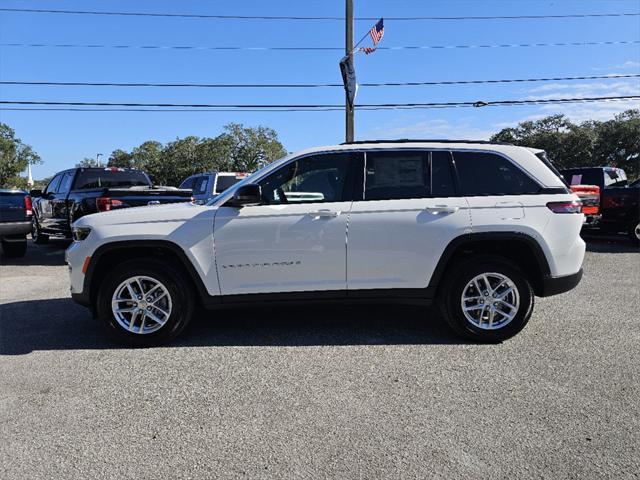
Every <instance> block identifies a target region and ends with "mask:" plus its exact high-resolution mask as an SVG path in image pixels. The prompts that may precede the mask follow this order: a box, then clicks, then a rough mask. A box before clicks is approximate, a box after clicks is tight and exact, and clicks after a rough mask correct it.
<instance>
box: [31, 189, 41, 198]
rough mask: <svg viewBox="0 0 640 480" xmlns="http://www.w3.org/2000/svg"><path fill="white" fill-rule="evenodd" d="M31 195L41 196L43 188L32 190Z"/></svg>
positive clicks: (32, 196)
mask: <svg viewBox="0 0 640 480" xmlns="http://www.w3.org/2000/svg"><path fill="white" fill-rule="evenodd" d="M29 196H30V197H31V198H37V197H41V196H42V190H31V191H30V192H29Z"/></svg>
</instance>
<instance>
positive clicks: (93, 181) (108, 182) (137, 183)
mask: <svg viewBox="0 0 640 480" xmlns="http://www.w3.org/2000/svg"><path fill="white" fill-rule="evenodd" d="M149 185H150V183H149V180H148V179H147V176H146V175H145V174H144V173H142V172H136V171H111V170H83V171H81V172H80V173H78V177H77V179H76V183H75V186H74V187H73V188H74V189H75V190H88V189H91V188H127V187H147V186H149Z"/></svg>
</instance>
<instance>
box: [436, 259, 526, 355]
mask: <svg viewBox="0 0 640 480" xmlns="http://www.w3.org/2000/svg"><path fill="white" fill-rule="evenodd" d="M484 273H497V274H500V275H503V276H505V277H507V278H508V279H509V280H510V281H511V283H513V286H515V287H516V289H517V293H518V295H519V302H520V304H519V307H518V310H517V313H516V315H515V316H514V317H513V319H512V320H511V321H509V322H508V323H505V325H504V326H502V327H500V328H496V329H493V330H488V329H486V326H485V328H480V327H479V326H477V325H475V324H473V323H472V322H471V321H470V320H468V319H467V318H466V317H465V314H464V312H463V309H462V305H461V303H462V302H461V300H462V295H463V292H464V291H465V289H467V287H469V286H471V283H470V282H471V281H472V280H473V279H474V278H475V277H476V276H478V275H481V274H484ZM494 286H495V285H494ZM474 288H475V287H474ZM502 289H503V290H504V289H505V286H503V287H502ZM503 290H501V291H503ZM439 295H440V297H441V298H440V302H439V303H440V307H441V310H442V313H443V316H444V319H445V320H446V322H447V324H448V325H449V326H450V327H451V329H452V330H453V331H454V332H456V333H457V334H459V335H461V336H463V337H465V338H468V339H470V340H473V341H475V342H481V343H496V342H501V341H503V340H506V339H508V338H511V337H513V336H514V335H515V334H517V333H518V332H520V331H521V330H522V329H523V328H524V327H525V325H526V324H527V322H528V321H529V318H531V313H532V312H533V298H534V293H533V288H532V287H531V284H530V283H529V281H528V279H527V277H526V275H524V274H523V273H522V271H521V270H520V269H519V268H518V267H517V265H515V264H514V263H512V262H510V261H509V260H508V259H505V258H503V257H499V256H491V255H482V256H475V257H471V258H469V259H466V260H464V261H461V262H459V263H456V264H455V265H453V266H452V267H451V268H449V269H448V270H447V274H446V277H445V280H444V283H443V285H442V288H441V289H440V290H439ZM481 295H484V292H481ZM491 301H492V300H491V298H490V297H489V300H488V301H486V303H489V302H491ZM478 302H482V303H483V305H484V303H485V300H484V299H483V300H478ZM467 305H469V304H467ZM471 305H473V303H472V304H471ZM496 305H498V304H496ZM480 308H483V307H480ZM500 308H502V307H500ZM482 312H483V314H484V309H483V310H482ZM487 313H488V312H487ZM500 318H501V319H502V318H503V317H502V316H500ZM480 324H483V322H480Z"/></svg>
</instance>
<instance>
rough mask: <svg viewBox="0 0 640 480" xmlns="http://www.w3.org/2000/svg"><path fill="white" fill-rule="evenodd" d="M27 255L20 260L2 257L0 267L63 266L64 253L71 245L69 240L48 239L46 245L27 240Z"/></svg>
mask: <svg viewBox="0 0 640 480" xmlns="http://www.w3.org/2000/svg"><path fill="white" fill-rule="evenodd" d="M27 241H28V245H27V253H26V255H25V256H24V257H20V258H7V257H5V256H4V255H3V256H2V258H0V265H12V266H29V265H36V266H41V267H55V266H60V265H64V264H65V261H64V251H65V250H66V248H67V247H68V246H69V244H70V243H71V240H64V239H53V238H52V239H50V240H49V242H48V243H45V244H43V245H36V244H35V243H33V242H32V241H31V239H29V240H27Z"/></svg>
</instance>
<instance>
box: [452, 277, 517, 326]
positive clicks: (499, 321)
mask: <svg viewBox="0 0 640 480" xmlns="http://www.w3.org/2000/svg"><path fill="white" fill-rule="evenodd" d="M460 304H461V307H462V312H463V313H464V316H465V318H466V319H467V320H468V321H469V322H470V323H471V324H472V325H474V326H476V327H478V328H481V329H483V330H497V329H499V328H502V327H504V326H505V325H507V324H508V323H510V322H511V321H512V320H513V319H514V317H515V316H516V314H517V313H518V308H519V307H520V294H519V293H518V289H517V287H516V285H515V284H514V283H513V281H512V280H511V279H510V278H509V277H507V276H505V275H503V274H501V273H495V272H492V273H482V274H480V275H477V276H476V277H474V278H473V279H472V280H471V281H470V282H469V283H468V284H467V286H466V287H465V289H464V291H463V292H462V297H461V299H460Z"/></svg>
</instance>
